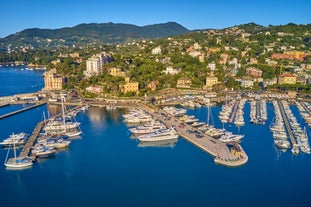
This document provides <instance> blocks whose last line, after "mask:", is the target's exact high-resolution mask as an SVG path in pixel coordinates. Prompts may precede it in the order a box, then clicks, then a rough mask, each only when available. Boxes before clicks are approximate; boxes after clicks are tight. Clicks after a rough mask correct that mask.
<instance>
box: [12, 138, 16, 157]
mask: <svg viewBox="0 0 311 207" xmlns="http://www.w3.org/2000/svg"><path fill="white" fill-rule="evenodd" d="M13 147H14V160H15V161H16V149H15V142H14V141H13Z"/></svg>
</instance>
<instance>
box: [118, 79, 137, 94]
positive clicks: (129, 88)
mask: <svg viewBox="0 0 311 207" xmlns="http://www.w3.org/2000/svg"><path fill="white" fill-rule="evenodd" d="M120 89H121V92H122V93H127V92H134V93H136V94H138V93H139V83H138V82H130V78H129V77H126V78H125V84H121V85H120Z"/></svg>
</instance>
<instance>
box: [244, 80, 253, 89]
mask: <svg viewBox="0 0 311 207" xmlns="http://www.w3.org/2000/svg"><path fill="white" fill-rule="evenodd" d="M253 86H254V80H253V79H249V78H244V79H242V80H241V87H243V88H252V87H253Z"/></svg>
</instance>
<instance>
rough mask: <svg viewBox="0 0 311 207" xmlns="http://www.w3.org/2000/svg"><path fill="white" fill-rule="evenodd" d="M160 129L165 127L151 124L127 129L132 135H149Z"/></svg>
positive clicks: (160, 124)
mask: <svg viewBox="0 0 311 207" xmlns="http://www.w3.org/2000/svg"><path fill="white" fill-rule="evenodd" d="M160 129H166V126H165V125H164V124H162V123H160V122H153V123H151V124H145V125H142V126H138V127H135V128H131V129H129V130H130V132H132V133H133V134H134V135H143V134H150V133H152V132H155V131H157V130H160Z"/></svg>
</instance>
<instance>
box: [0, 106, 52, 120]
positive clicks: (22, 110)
mask: <svg viewBox="0 0 311 207" xmlns="http://www.w3.org/2000/svg"><path fill="white" fill-rule="evenodd" d="M44 104H46V103H38V104H35V105H32V106H29V107H26V108H23V109H20V110H17V111H13V112H10V113H7V114H4V115H2V116H0V119H4V118H6V117H9V116H13V115H15V114H18V113H21V112H24V111H27V110H30V109H33V108H36V107H39V106H42V105H44Z"/></svg>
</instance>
